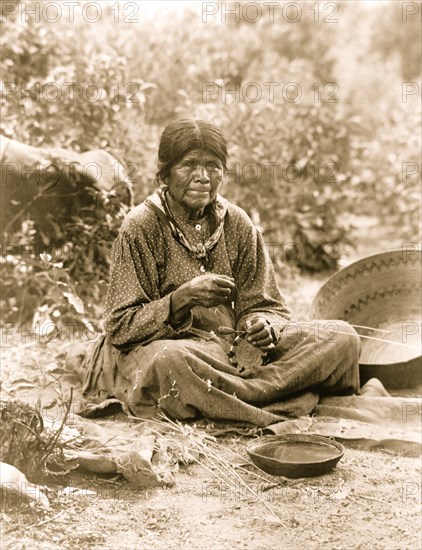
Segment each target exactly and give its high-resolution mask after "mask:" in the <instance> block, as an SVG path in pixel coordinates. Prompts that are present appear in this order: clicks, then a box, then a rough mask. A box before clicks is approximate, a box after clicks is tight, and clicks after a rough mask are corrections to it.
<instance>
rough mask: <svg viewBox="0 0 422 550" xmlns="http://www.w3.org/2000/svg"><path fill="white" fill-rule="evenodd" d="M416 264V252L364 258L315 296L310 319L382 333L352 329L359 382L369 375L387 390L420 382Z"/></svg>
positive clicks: (420, 258)
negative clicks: (342, 322)
mask: <svg viewBox="0 0 422 550" xmlns="http://www.w3.org/2000/svg"><path fill="white" fill-rule="evenodd" d="M421 261H422V253H421V252H420V251H405V250H392V251H389V252H383V253H380V254H375V255H373V256H368V257H366V258H363V259H361V260H358V261H357V262H354V263H353V264H350V265H349V266H347V267H345V268H344V269H342V270H340V271H339V272H337V273H335V274H334V275H333V276H332V277H330V279H328V281H327V282H326V283H325V284H324V285H323V286H322V287H321V288H320V290H319V291H318V293H317V295H316V296H315V299H314V301H313V304H312V316H313V318H315V319H343V320H345V321H348V322H349V323H350V324H352V325H355V326H356V325H360V326H365V327H371V328H372V329H381V330H378V331H376V330H370V329H364V328H358V327H356V330H357V331H358V333H359V334H360V335H361V340H362V353H361V357H360V371H361V383H364V382H365V381H366V380H368V379H369V378H372V377H376V378H379V379H380V380H381V381H382V382H383V383H384V385H385V386H386V387H387V388H392V389H393V388H406V387H409V388H410V387H415V386H417V385H418V384H420V383H421V320H422V315H421V298H422V295H421ZM382 331H385V332H382ZM368 337H369V338H368ZM372 338H378V339H382V340H388V341H389V342H385V341H379V340H373V339H372ZM390 342H391V343H390Z"/></svg>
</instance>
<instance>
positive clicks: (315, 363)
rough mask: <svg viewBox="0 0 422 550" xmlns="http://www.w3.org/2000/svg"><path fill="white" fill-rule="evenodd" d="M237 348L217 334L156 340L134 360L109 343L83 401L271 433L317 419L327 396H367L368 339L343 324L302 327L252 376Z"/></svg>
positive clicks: (89, 370)
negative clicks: (364, 346)
mask: <svg viewBox="0 0 422 550" xmlns="http://www.w3.org/2000/svg"><path fill="white" fill-rule="evenodd" d="M286 342H287V345H286ZM229 348H230V345H229V344H228V342H227V341H226V340H223V339H222V338H220V337H219V336H217V335H215V334H213V333H209V332H208V333H205V332H204V333H203V335H202V336H199V335H198V334H193V335H188V336H186V337H184V338H180V339H174V340H156V341H153V342H151V343H149V344H147V345H139V346H137V347H135V348H134V349H132V350H131V351H130V352H128V353H124V352H120V351H118V350H116V349H115V348H113V346H112V345H111V344H110V341H109V340H108V338H107V337H103V338H102V339H101V340H100V341H98V342H97V343H96V345H95V349H94V350H93V353H92V355H91V356H90V357H89V358H88V359H87V361H86V363H85V369H86V370H85V381H84V386H83V394H84V397H85V399H87V400H88V401H89V402H90V403H97V404H100V403H101V402H104V401H105V400H107V399H110V398H115V399H117V400H119V401H121V402H122V403H123V404H124V405H125V406H126V408H128V409H129V411H130V412H131V413H132V414H133V415H135V416H137V417H141V418H151V417H153V416H155V415H157V413H160V412H164V413H166V414H167V415H168V416H170V417H172V418H174V419H179V420H191V419H195V418H199V417H205V418H209V419H220V420H222V419H225V420H230V421H236V422H246V423H249V424H253V425H255V426H259V427H264V426H268V425H270V424H272V423H274V422H279V421H280V420H283V419H286V418H288V417H289V418H291V417H298V416H302V415H306V414H309V413H311V412H312V410H313V409H314V408H315V407H316V405H317V403H318V400H319V397H320V395H348V394H353V393H356V392H358V391H359V366H358V361H359V352H360V339H359V336H358V334H357V333H356V332H355V330H354V329H353V328H352V327H351V326H350V325H348V324H347V323H345V322H343V321H313V322H307V323H296V324H295V325H294V331H293V332H292V333H291V336H288V338H287V339H286V338H284V339H283V340H281V341H280V343H279V344H278V345H277V346H276V348H275V349H274V350H273V351H272V352H270V354H269V355H268V362H267V363H266V364H264V365H260V366H258V367H255V368H254V372H253V373H252V374H249V375H248V376H247V377H245V376H242V374H241V373H239V370H238V368H236V366H235V365H233V364H232V362H231V361H230V358H229V354H228V351H229Z"/></svg>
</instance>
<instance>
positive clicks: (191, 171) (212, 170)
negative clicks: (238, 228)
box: [165, 149, 224, 216]
mask: <svg viewBox="0 0 422 550" xmlns="http://www.w3.org/2000/svg"><path fill="white" fill-rule="evenodd" d="M223 180H224V166H223V163H222V162H221V160H220V159H219V158H218V157H216V156H215V155H214V154H213V153H210V152H208V151H206V150H203V149H194V150H193V151H190V152H189V153H186V155H185V156H184V157H183V158H182V159H181V160H180V161H179V162H178V163H177V164H175V165H174V166H172V168H171V169H170V173H169V176H168V177H167V178H166V179H165V183H166V184H167V185H168V188H169V192H170V196H171V197H172V199H173V200H174V201H176V203H177V204H178V205H179V206H180V207H182V208H183V210H184V211H185V212H187V214H188V215H189V216H195V215H197V214H201V213H202V212H203V209H204V208H205V207H206V206H207V205H208V204H210V203H211V202H212V201H213V200H214V198H215V196H216V195H217V193H218V191H219V189H220V186H221V184H222V182H223Z"/></svg>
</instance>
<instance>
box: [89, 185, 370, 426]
mask: <svg viewBox="0 0 422 550" xmlns="http://www.w3.org/2000/svg"><path fill="white" fill-rule="evenodd" d="M173 221H174V222H175V224H176V225H177V227H178V228H179V229H180V230H181V231H182V232H183V235H184V237H185V238H186V239H187V240H188V241H189V243H191V245H193V248H195V246H196V245H199V247H201V246H202V245H204V243H207V241H209V239H210V237H211V236H212V234H213V232H214V231H215V227H216V226H218V224H219V223H220V222H221V223H222V226H223V228H222V232H221V235H220V237H219V239H218V242H217V243H216V244H215V246H213V248H212V249H211V250H210V253H209V255H208V260H207V261H205V258H200V257H198V255H197V254H194V253H192V250H189V249H188V248H187V247H186V246H184V244H183V243H182V242H180V240H179V239H177V238H176V237H177V235H175V232H174V227H172V224H170V223H168V221H167V219H166V216H165V213H164V214H163V208H162V202H161V199H160V196H159V195H158V194H157V193H155V194H154V195H152V196H151V197H149V198H148V199H147V201H145V202H144V203H142V204H140V205H139V206H137V207H136V208H134V209H133V210H132V211H131V212H130V213H129V214H128V216H127V218H126V219H125V221H124V222H123V224H122V227H121V230H120V233H119V236H118V237H117V239H116V241H115V243H114V245H113V254H112V269H111V277H110V283H109V290H108V295H107V300H106V320H105V327H106V336H105V337H104V338H103V339H101V341H99V342H98V343H97V345H96V347H95V349H94V351H93V353H92V355H91V356H90V357H89V358H88V359H87V361H86V378H85V384H84V395H85V397H86V398H87V399H88V400H89V401H91V402H95V403H101V402H102V401H104V400H106V399H109V398H111V397H113V398H116V399H118V400H120V401H121V402H123V403H124V404H125V405H126V406H127V408H128V409H129V410H130V411H131V413H132V414H135V415H137V416H140V417H150V416H152V415H154V414H155V413H157V412H160V411H165V412H166V413H167V414H169V415H170V416H172V417H173V418H178V419H183V420H185V419H192V418H195V417H197V416H199V415H202V416H205V417H208V418H219V419H228V420H235V421H243V422H248V423H252V424H255V425H258V426H266V425H268V424H271V423H273V422H277V421H279V420H280V419H283V418H285V417H286V416H300V415H303V414H308V413H309V412H311V411H312V409H313V408H314V407H315V406H316V404H317V402H318V398H319V394H321V393H324V394H333V393H353V392H354V391H357V390H358V389H359V376H358V357H359V337H358V335H357V334H356V332H355V331H354V330H353V328H352V327H350V326H349V325H348V324H347V323H344V322H342V321H332V322H326V321H318V322H316V321H315V322H309V323H295V324H293V325H292V324H289V325H288V322H289V319H290V314H289V311H288V309H287V307H286V304H285V301H284V299H283V297H282V296H281V294H280V291H279V289H278V287H277V283H276V278H275V274H274V270H273V267H272V264H271V261H270V258H269V256H268V253H267V250H266V248H265V245H264V242H263V239H262V236H261V234H260V233H259V232H258V231H257V229H256V228H255V227H254V225H253V223H252V221H251V220H250V218H249V217H248V216H247V214H246V213H245V212H244V211H243V210H242V209H241V208H239V207H237V206H235V205H233V204H231V203H229V202H228V201H226V200H225V199H224V198H222V197H221V196H217V199H216V201H215V203H214V204H213V205H210V206H209V207H207V208H206V210H205V214H204V217H203V218H202V219H199V220H194V221H191V220H186V219H181V218H177V217H174V219H173ZM207 272H212V273H217V274H221V275H227V276H230V277H233V278H234V280H235V283H236V288H237V292H236V295H235V296H234V297H233V302H232V303H231V304H228V305H221V306H218V307H213V308H203V307H195V308H193V309H192V310H191V314H190V316H189V317H187V318H186V319H185V320H184V321H183V322H182V323H181V324H179V325H175V324H174V322H173V321H172V319H171V314H170V313H171V312H170V297H171V293H172V292H173V291H174V290H175V289H177V288H178V287H179V286H180V285H181V284H183V283H185V282H187V281H189V280H191V279H193V278H194V277H196V276H198V275H202V274H204V273H207ZM258 314H259V315H260V316H263V317H265V318H266V319H267V320H268V321H269V322H271V323H272V324H273V325H274V326H275V327H276V328H277V330H283V328H284V330H288V332H289V338H288V339H287V340H286V338H284V339H282V341H281V343H280V345H277V346H276V349H275V350H273V351H272V352H270V353H269V354H268V356H267V359H266V364H263V365H259V366H256V367H255V368H254V370H253V372H251V373H249V374H248V376H244V375H243V376H242V375H241V374H240V373H239V370H238V369H237V368H236V367H235V366H234V365H233V364H232V362H230V360H229V353H230V349H231V346H232V344H233V339H234V336H233V335H231V334H230V335H224V336H221V335H219V333H218V329H219V327H221V326H225V327H230V328H233V329H236V330H240V331H242V330H244V329H245V328H246V322H247V320H249V319H252V318H253V317H256V316H257V315H258ZM286 325H287V327H286ZM286 341H287V345H286Z"/></svg>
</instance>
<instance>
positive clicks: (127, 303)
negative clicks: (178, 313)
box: [105, 230, 191, 351]
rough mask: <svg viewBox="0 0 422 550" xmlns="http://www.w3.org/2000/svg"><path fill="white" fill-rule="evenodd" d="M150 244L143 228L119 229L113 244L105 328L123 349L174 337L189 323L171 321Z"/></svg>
mask: <svg viewBox="0 0 422 550" xmlns="http://www.w3.org/2000/svg"><path fill="white" fill-rule="evenodd" d="M152 248H153V247H152V246H151V243H148V239H147V238H146V235H144V234H143V233H142V231H137V232H136V237H135V235H133V233H132V232H131V231H130V230H129V231H125V230H121V231H120V234H119V236H118V237H117V239H116V240H115V242H114V244H113V250H112V267H111V274H110V282H109V287H108V293H107V300H106V306H105V314H106V319H105V328H106V332H107V334H108V336H109V338H110V340H111V343H112V344H113V345H114V346H115V347H116V348H118V349H120V350H122V351H128V350H130V349H131V348H133V347H135V346H136V345H138V344H148V343H149V342H152V341H153V340H157V339H160V338H161V339H163V338H174V337H175V336H177V335H178V334H179V333H180V332H183V331H184V330H186V328H188V327H189V326H190V324H191V318H188V319H187V322H186V323H185V324H184V325H183V326H180V327H178V328H177V330H176V329H174V328H173V327H172V325H171V324H170V299H171V293H170V294H168V295H166V296H163V297H161V296H160V292H159V287H158V281H159V280H158V272H157V265H156V260H155V258H154V254H153V252H152Z"/></svg>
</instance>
